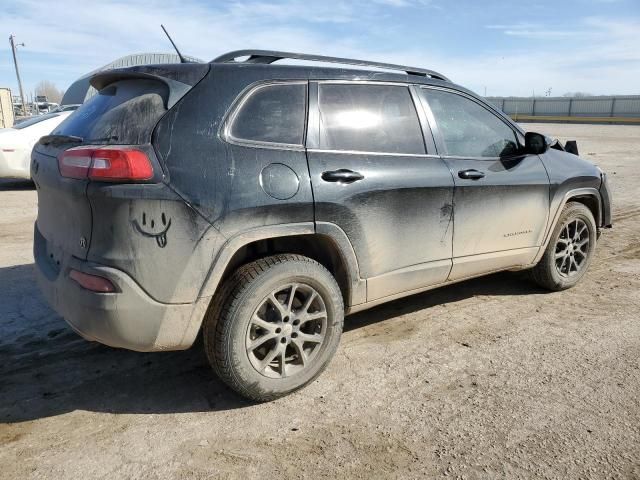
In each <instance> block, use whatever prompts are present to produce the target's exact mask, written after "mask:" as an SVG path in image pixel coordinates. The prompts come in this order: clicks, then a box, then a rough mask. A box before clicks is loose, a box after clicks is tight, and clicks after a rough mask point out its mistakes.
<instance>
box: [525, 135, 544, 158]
mask: <svg viewBox="0 0 640 480" xmlns="http://www.w3.org/2000/svg"><path fill="white" fill-rule="evenodd" d="M524 146H525V149H526V151H527V153H533V154H534V155H540V154H542V153H544V152H546V151H547V149H548V148H549V144H548V143H547V137H545V136H544V135H542V134H540V133H535V132H527V133H525V134H524Z"/></svg>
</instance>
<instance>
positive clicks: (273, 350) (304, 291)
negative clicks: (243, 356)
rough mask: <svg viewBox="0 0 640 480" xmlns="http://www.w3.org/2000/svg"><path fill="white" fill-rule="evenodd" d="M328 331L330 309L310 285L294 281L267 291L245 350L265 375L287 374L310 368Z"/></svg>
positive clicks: (255, 365)
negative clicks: (328, 311)
mask: <svg viewBox="0 0 640 480" xmlns="http://www.w3.org/2000/svg"><path fill="white" fill-rule="evenodd" d="M326 331H327V309H326V307H325V304H324V301H323V299H322V297H321V296H320V294H319V293H318V292H317V291H316V290H315V289H314V288H313V287H311V286H309V285H306V284H302V283H293V284H289V285H286V286H283V287H280V288H278V289H276V290H274V291H272V292H271V293H270V294H269V295H267V296H266V297H265V298H264V300H263V301H262V302H261V303H260V305H259V306H258V308H257V309H256V310H255V312H254V314H253V316H252V317H251V321H250V323H249V326H248V328H247V335H246V342H245V344H246V350H247V355H248V357H249V360H250V362H251V365H252V366H253V367H254V368H255V369H256V370H257V371H258V372H259V373H261V374H262V375H264V376H266V377H270V378H284V377H290V376H292V375H295V374H297V373H299V372H301V371H302V370H304V369H306V368H308V367H309V366H310V365H311V364H312V363H313V362H314V360H315V359H316V358H317V356H318V353H319V352H320V350H321V348H322V345H323V344H324V341H325V337H326Z"/></svg>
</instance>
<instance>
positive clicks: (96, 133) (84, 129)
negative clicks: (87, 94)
mask: <svg viewBox="0 0 640 480" xmlns="http://www.w3.org/2000/svg"><path fill="white" fill-rule="evenodd" d="M167 95H168V88H167V86H166V85H165V84H164V83H161V82H157V81H154V80H122V81H119V82H115V83H113V84H111V85H109V86H107V87H105V88H103V89H102V90H100V91H99V92H98V94H97V95H94V96H93V97H92V98H91V99H89V100H88V101H87V102H86V103H84V104H83V105H81V106H80V108H78V109H77V110H76V111H75V112H74V113H73V114H72V115H71V116H69V118H67V119H66V120H65V121H64V122H62V123H61V124H60V126H59V127H58V128H57V129H56V130H55V131H54V132H53V133H56V134H60V135H75V136H78V137H81V138H83V139H84V143H85V144H86V143H99V144H128V145H138V144H141V143H146V142H148V141H149V140H150V139H151V133H152V132H153V128H154V127H155V125H156V123H158V120H159V119H160V117H161V116H162V115H163V114H164V113H165V112H166V111H167V110H166V108H165V99H166V97H167Z"/></svg>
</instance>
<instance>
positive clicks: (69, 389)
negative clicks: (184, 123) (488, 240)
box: [0, 124, 640, 479]
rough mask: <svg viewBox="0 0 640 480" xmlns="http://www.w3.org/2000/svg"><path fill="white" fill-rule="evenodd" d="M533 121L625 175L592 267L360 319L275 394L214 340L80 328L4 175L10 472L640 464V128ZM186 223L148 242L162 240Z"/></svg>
mask: <svg viewBox="0 0 640 480" xmlns="http://www.w3.org/2000/svg"><path fill="white" fill-rule="evenodd" d="M526 128H527V129H529V130H533V131H538V132H541V133H547V134H550V135H556V136H558V137H559V138H560V139H561V140H563V141H564V140H572V139H575V140H577V141H578V147H579V150H580V152H581V154H582V155H583V156H584V157H585V158H587V159H590V160H592V161H594V162H596V163H598V164H599V165H600V166H601V167H602V168H603V169H605V170H606V171H607V172H608V174H609V181H610V184H611V189H612V193H613V223H614V229H613V230H610V231H605V232H604V234H603V236H602V237H601V239H600V241H599V242H598V247H597V254H596V258H595V259H594V262H593V264H592V265H591V268H590V271H589V272H588V273H587V275H586V276H585V278H584V279H583V281H582V282H581V283H580V284H579V285H578V286H576V287H575V288H573V289H571V290H568V291H564V292H558V293H546V292H545V291H543V290H541V289H539V288H538V287H536V286H534V285H533V284H532V283H531V282H529V281H528V280H527V279H526V276H525V275H524V274H523V273H502V274H496V275H492V276H489V277H484V278H479V279H476V280H472V281H468V282H463V283H460V284H456V285H452V286H450V287H446V288H441V289H437V290H434V291H431V292H428V293H425V294H420V295H416V296H412V297H408V298H404V299H401V300H397V301H395V302H392V303H389V304H386V305H383V306H381V307H378V308H375V309H372V310H370V311H366V312H362V313H359V314H355V315H352V316H350V317H348V318H347V319H346V331H345V333H344V335H343V338H342V343H341V346H340V348H339V350H338V354H337V356H336V358H335V359H334V361H333V362H332V364H331V365H330V367H329V368H328V370H327V371H326V372H325V373H324V374H323V375H322V376H321V377H320V378H319V379H318V380H317V381H315V382H314V383H313V384H312V385H310V386H309V387H308V388H306V389H304V390H302V391H301V392H299V393H297V394H294V395H291V396H289V397H286V398H283V399H281V400H278V401H276V402H273V403H268V404H262V405H252V404H249V403H247V402H245V401H244V400H242V399H240V398H238V397H237V396H235V395H234V394H233V393H231V392H230V391H228V390H227V389H226V388H225V387H224V386H223V385H222V384H221V383H220V382H219V381H218V380H217V379H216V378H215V377H214V376H213V374H212V372H211V370H210V368H209V366H208V365H207V363H206V360H205V357H204V355H203V354H202V352H201V350H200V348H201V346H200V345H196V346H195V347H194V348H193V349H191V350H188V351H184V352H164V353H153V354H141V353H135V352H128V351H123V350H115V349H111V348H108V347H104V346H101V345H98V344H92V343H89V342H86V341H85V340H82V339H81V338H80V337H78V336H77V335H76V334H75V333H73V332H72V331H71V330H70V329H69V328H68V327H67V326H66V324H65V323H64V321H63V320H62V319H61V318H59V317H58V316H57V315H55V314H54V313H53V312H52V311H51V310H50V309H49V308H48V307H47V306H46V304H45V302H44V300H43V299H42V297H41V295H40V293H39V292H38V290H37V287H36V285H35V282H34V277H33V272H32V264H33V259H32V254H31V239H32V226H33V221H34V219H35V215H36V203H35V202H36V195H35V191H34V190H33V189H32V188H31V187H29V186H28V185H25V184H16V183H7V182H3V183H2V184H0V202H1V204H2V206H3V208H2V213H0V227H1V228H0V241H1V242H2V248H0V285H1V286H2V290H0V291H1V293H0V399H1V401H0V422H1V423H0V478H3V479H4V478H7V479H9V478H11V479H13V478H38V479H47V478H51V479H59V478H100V477H106V476H108V477H112V478H144V479H154V478H239V477H241V478H271V477H276V476H280V477H283V478H301V477H302V478H307V477H309V478H363V479H365V478H366V479H369V478H434V477H439V476H443V475H445V474H446V475H448V476H451V477H453V478H456V477H458V478H482V479H484V478H640V399H639V398H638V392H639V391H640V360H639V358H640V357H639V352H640V322H638V318H639V316H640V313H639V312H640V249H639V248H638V238H640V222H639V221H638V219H639V218H640V197H639V196H638V194H637V192H638V185H639V184H640V173H638V169H637V165H638V162H639V161H640V158H639V154H638V152H640V127H637V126H609V125H606V126H597V125H560V124H530V125H526ZM149 215H151V214H150V213H149ZM158 215H160V214H157V215H156V214H155V213H154V217H153V218H154V220H155V222H156V223H155V224H154V230H153V232H156V233H157V231H159V230H158V229H159V225H158V224H157V222H158V221H159V222H160V224H162V218H161V215H160V216H158ZM136 218H137V217H136ZM150 219H151V216H147V218H146V219H145V220H146V223H147V226H148V227H150ZM139 221H140V222H143V220H142V218H140V219H139ZM143 223H144V222H143ZM178 225H179V224H178V223H176V220H175V219H173V217H172V224H171V227H170V230H169V231H168V237H167V239H168V242H169V243H168V244H167V245H166V246H165V247H164V248H162V247H160V246H159V245H157V244H156V240H155V239H154V238H151V237H144V240H145V241H148V242H150V243H151V245H152V246H153V247H154V248H156V249H158V251H162V252H165V251H167V249H168V248H170V247H171V245H172V244H171V242H172V241H173V240H174V237H173V235H174V229H176V228H177V226H178Z"/></svg>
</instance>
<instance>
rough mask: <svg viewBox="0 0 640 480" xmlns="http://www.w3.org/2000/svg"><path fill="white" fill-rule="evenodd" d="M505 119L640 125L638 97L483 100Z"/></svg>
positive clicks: (497, 98) (639, 98) (639, 96)
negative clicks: (501, 112)
mask: <svg viewBox="0 0 640 480" xmlns="http://www.w3.org/2000/svg"><path fill="white" fill-rule="evenodd" d="M487 100H488V101H489V102H491V103H493V104H494V105H495V106H496V107H498V108H499V109H501V110H502V111H503V112H504V113H506V114H507V115H510V116H512V117H514V118H520V119H524V118H527V117H545V118H548V117H558V120H560V119H563V118H567V117H575V119H580V118H582V119H584V120H601V121H608V120H619V121H623V122H625V121H628V122H633V123H635V121H639V122H640V95H626V96H610V97H600V96H598V97H575V98H574V97H541V98H522V97H487Z"/></svg>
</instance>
